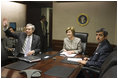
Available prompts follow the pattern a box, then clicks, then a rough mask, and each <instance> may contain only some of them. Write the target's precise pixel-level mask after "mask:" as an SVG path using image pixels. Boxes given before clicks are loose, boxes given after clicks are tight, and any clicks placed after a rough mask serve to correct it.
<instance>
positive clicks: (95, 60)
mask: <svg viewBox="0 0 118 79" xmlns="http://www.w3.org/2000/svg"><path fill="white" fill-rule="evenodd" d="M107 35H108V32H107V31H106V30H105V29H104V28H101V29H99V30H97V31H96V40H97V41H98V46H97V48H96V50H95V52H94V53H93V55H92V56H91V57H90V58H87V57H85V58H84V59H83V60H81V61H78V62H79V63H81V64H83V65H85V66H88V67H89V66H94V67H98V68H100V67H101V66H102V64H103V62H104V61H105V59H106V58H107V56H108V55H109V54H110V53H111V52H112V51H113V48H112V46H111V45H110V43H109V41H108V40H107ZM83 72H86V74H87V73H88V76H87V77H94V76H93V73H91V72H89V71H87V70H81V71H80V73H79V74H78V77H81V78H83V77H85V74H83Z"/></svg>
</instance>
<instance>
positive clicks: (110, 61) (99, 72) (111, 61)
mask: <svg viewBox="0 0 118 79" xmlns="http://www.w3.org/2000/svg"><path fill="white" fill-rule="evenodd" d="M114 65H117V49H116V50H114V51H113V52H111V54H110V55H109V56H108V57H107V58H106V60H105V61H104V63H103V64H102V66H101V68H97V67H94V66H90V67H86V66H84V67H82V70H88V71H90V72H91V74H92V73H93V74H94V75H96V76H95V77H100V78H101V77H102V76H103V75H104V74H105V72H106V71H108V70H109V68H111V67H112V66H114ZM93 77H94V76H93Z"/></svg>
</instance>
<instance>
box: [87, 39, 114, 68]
mask: <svg viewBox="0 0 118 79" xmlns="http://www.w3.org/2000/svg"><path fill="white" fill-rule="evenodd" d="M112 51H113V49H112V46H111V45H110V43H109V42H108V40H104V41H102V42H101V44H100V46H99V48H98V49H97V50H96V51H95V52H94V54H93V56H92V57H90V60H88V62H87V63H86V66H97V67H101V65H102V64H103V62H104V61H105V59H106V58H107V56H108V55H109V54H110V53H111V52H112Z"/></svg>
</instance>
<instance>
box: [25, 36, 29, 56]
mask: <svg viewBox="0 0 118 79" xmlns="http://www.w3.org/2000/svg"><path fill="white" fill-rule="evenodd" d="M29 51H30V37H29V36H28V37H27V41H26V45H25V56H27V53H28V52H29Z"/></svg>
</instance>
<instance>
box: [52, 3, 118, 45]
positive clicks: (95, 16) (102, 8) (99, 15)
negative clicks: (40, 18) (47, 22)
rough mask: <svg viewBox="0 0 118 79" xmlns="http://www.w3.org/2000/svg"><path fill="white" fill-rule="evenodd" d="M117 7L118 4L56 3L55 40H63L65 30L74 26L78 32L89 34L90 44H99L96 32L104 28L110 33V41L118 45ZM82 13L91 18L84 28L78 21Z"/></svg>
mask: <svg viewBox="0 0 118 79" xmlns="http://www.w3.org/2000/svg"><path fill="white" fill-rule="evenodd" d="M116 5H117V4H116V2H54V3H53V39H55V40H63V38H64V37H66V34H65V29H66V28H67V27H69V26H74V27H75V31H77V32H87V33H89V37H88V42H92V43H97V41H96V39H95V32H96V30H97V29H99V28H101V27H103V28H106V30H108V32H109V36H108V39H109V41H110V42H111V43H112V44H115V45H117V16H116V15H117V9H116V8H117V6H116ZM80 13H86V14H87V15H88V17H89V23H88V25H86V26H84V27H81V26H80V25H79V24H78V23H77V21H76V19H77V17H78V16H79V14H80Z"/></svg>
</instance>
